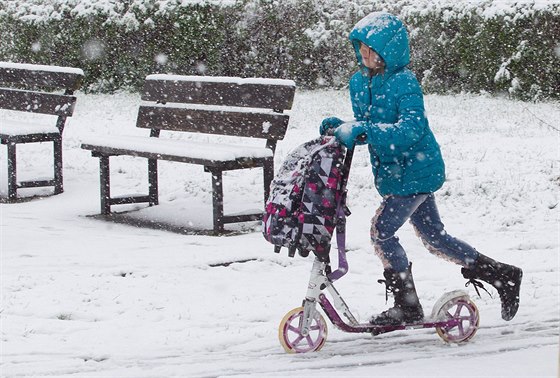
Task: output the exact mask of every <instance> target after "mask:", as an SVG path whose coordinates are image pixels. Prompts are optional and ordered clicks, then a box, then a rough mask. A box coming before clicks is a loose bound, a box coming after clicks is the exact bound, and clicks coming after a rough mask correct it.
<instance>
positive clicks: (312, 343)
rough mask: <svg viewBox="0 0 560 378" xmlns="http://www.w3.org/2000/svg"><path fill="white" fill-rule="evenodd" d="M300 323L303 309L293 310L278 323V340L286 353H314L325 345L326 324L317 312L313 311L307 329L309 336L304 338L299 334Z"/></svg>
mask: <svg viewBox="0 0 560 378" xmlns="http://www.w3.org/2000/svg"><path fill="white" fill-rule="evenodd" d="M302 323H303V307H296V308H294V309H293V310H291V311H290V312H288V313H287V314H286V315H285V316H284V318H283V319H282V321H281V322H280V326H279V327H278V338H279V339H280V344H281V345H282V347H283V348H284V350H285V351H286V352H288V353H307V352H316V351H318V350H319V349H321V348H322V347H323V345H324V344H325V341H326V340H327V333H328V330H327V323H326V322H325V318H323V316H322V315H321V314H320V313H319V311H315V315H314V316H313V319H312V321H311V326H310V328H309V334H308V335H306V336H304V335H302V334H301V326H302Z"/></svg>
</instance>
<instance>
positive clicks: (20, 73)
mask: <svg viewBox="0 0 560 378" xmlns="http://www.w3.org/2000/svg"><path fill="white" fill-rule="evenodd" d="M83 77H84V72H83V71H82V70H81V69H79V68H71V67H55V66H43V65H36V64H19V63H7V62H0V109H3V110H9V111H18V112H31V113H37V114H40V115H41V116H40V117H36V118H34V119H33V121H21V120H17V119H16V118H15V117H13V114H14V113H12V116H10V112H2V113H0V142H1V143H2V144H5V145H6V146H7V150H8V201H9V202H14V201H15V200H16V199H17V190H18V189H19V188H32V187H43V186H54V193H55V194H58V193H62V191H63V184H62V132H63V131H64V126H65V124H66V119H67V117H70V116H72V113H73V112H74V106H75V104H76V97H74V96H72V94H73V93H74V91H75V90H77V89H78V88H79V87H80V85H81V83H82V79H83ZM10 118H11V119H10ZM37 142H53V154H54V178H53V179H36V180H32V181H18V180H17V170H16V145H17V144H19V143H37Z"/></svg>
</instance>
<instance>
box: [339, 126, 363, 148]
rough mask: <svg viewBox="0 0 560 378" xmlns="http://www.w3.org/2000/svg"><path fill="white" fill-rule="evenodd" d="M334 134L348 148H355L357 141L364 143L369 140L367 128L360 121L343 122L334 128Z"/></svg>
mask: <svg viewBox="0 0 560 378" xmlns="http://www.w3.org/2000/svg"><path fill="white" fill-rule="evenodd" d="M334 136H335V137H336V139H337V140H338V141H339V142H340V143H342V144H343V145H345V146H346V148H354V145H355V144H356V142H357V143H358V144H364V143H366V141H367V133H366V128H365V127H364V126H363V125H362V124H361V123H360V122H347V123H343V124H342V125H341V126H340V127H338V128H336V129H335V130H334Z"/></svg>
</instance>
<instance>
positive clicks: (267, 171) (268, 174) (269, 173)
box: [263, 159, 274, 205]
mask: <svg viewBox="0 0 560 378" xmlns="http://www.w3.org/2000/svg"><path fill="white" fill-rule="evenodd" d="M263 177H264V204H265V205H266V201H268V197H269V196H270V185H271V184H272V180H273V179H274V160H273V159H270V160H268V161H266V162H265V163H264V165H263Z"/></svg>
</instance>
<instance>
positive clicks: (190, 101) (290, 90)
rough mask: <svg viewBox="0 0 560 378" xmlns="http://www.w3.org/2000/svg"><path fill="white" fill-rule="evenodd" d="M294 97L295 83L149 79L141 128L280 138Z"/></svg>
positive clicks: (198, 78) (285, 126)
mask: <svg viewBox="0 0 560 378" xmlns="http://www.w3.org/2000/svg"><path fill="white" fill-rule="evenodd" d="M294 93H295V83H294V82H293V81H292V80H280V79H259V78H251V79H242V78H236V77H211V76H179V75H163V74H162V75H149V76H148V77H147V78H146V81H145V83H144V89H143V91H142V100H143V101H145V102H148V103H149V104H143V105H141V107H140V110H139V112H138V120H137V126H138V127H143V128H149V129H153V130H171V131H188V132H198V133H208V134H221V135H235V136H242V137H252V138H262V139H267V140H281V139H283V138H284V135H285V133H286V129H287V127H288V120H289V116H288V115H286V114H282V112H283V111H284V110H289V109H291V107H292V104H293V98H294Z"/></svg>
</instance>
